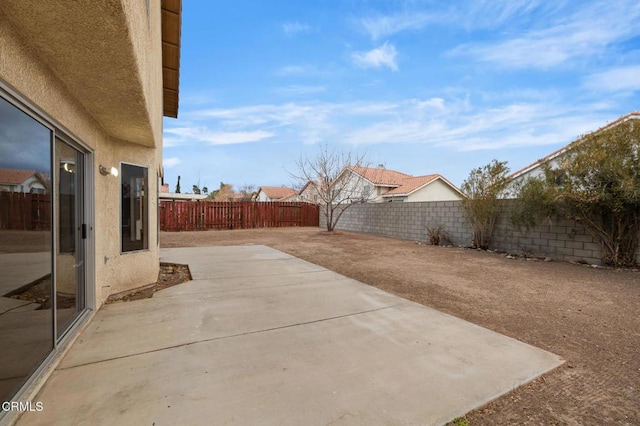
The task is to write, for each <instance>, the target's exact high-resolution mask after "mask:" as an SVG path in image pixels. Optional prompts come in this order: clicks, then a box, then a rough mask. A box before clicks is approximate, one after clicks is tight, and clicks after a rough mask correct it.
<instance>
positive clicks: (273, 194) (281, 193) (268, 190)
mask: <svg viewBox="0 0 640 426" xmlns="http://www.w3.org/2000/svg"><path fill="white" fill-rule="evenodd" d="M260 189H261V190H262V192H264V193H265V194H266V196H267V197H269V198H271V199H272V200H279V199H281V198H286V197H290V196H292V195H295V194H297V193H298V191H296V190H295V189H291V188H287V187H285V186H261V187H260Z"/></svg>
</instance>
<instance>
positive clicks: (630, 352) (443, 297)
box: [160, 228, 640, 426]
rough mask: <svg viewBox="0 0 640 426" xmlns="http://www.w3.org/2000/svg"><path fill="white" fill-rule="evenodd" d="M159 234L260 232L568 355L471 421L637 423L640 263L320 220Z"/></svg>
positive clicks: (242, 236) (170, 238) (269, 241)
mask: <svg viewBox="0 0 640 426" xmlns="http://www.w3.org/2000/svg"><path fill="white" fill-rule="evenodd" d="M160 240H161V246H162V247H191V246H209V245H239V244H264V245H267V246H270V247H273V248H275V249H278V250H281V251H284V252H286V253H290V254H292V255H294V256H297V257H300V258H302V259H305V260H307V261H310V262H313V263H315V264H318V265H321V266H324V267H326V268H328V269H331V270H334V271H336V272H339V273H341V274H343V275H346V276H348V277H351V278H354V279H357V280H359V281H361V282H364V283H367V284H369V285H372V286H375V287H378V288H380V289H383V290H385V291H388V292H390V293H393V294H396V295H398V296H401V297H404V298H406V299H409V300H413V301H415V302H418V303H421V304H424V305H426V306H430V307H432V308H435V309H438V310H440V311H443V312H446V313H449V314H452V315H455V316H457V317H459V318H463V319H465V320H467V321H470V322H473V323H475V324H479V325H481V326H483V327H486V328H489V329H491V330H494V331H497V332H499V333H502V334H505V335H507V336H511V337H513V338H516V339H518V340H521V341H523V342H526V343H529V344H531V345H534V346H537V347H540V348H543V349H546V350H548V351H551V352H553V353H556V354H558V355H560V356H562V357H563V358H564V359H565V360H566V361H567V362H566V363H565V365H563V366H561V367H559V368H558V369H556V370H555V371H553V372H551V373H549V374H547V375H545V376H544V377H541V378H539V379H537V380H535V381H533V382H532V383H530V384H528V385H526V386H523V387H520V388H518V389H516V390H514V391H512V392H511V393H509V394H507V395H504V396H502V397H501V398H498V399H497V400H495V401H494V402H492V403H490V404H488V405H486V406H485V407H482V408H480V409H478V410H476V411H474V412H472V413H469V414H468V415H467V416H466V419H467V420H468V422H469V424H470V425H472V426H473V425H480V424H545V425H553V424H593V425H596V424H597V425H602V424H617V425H637V424H640V272H638V271H628V270H627V271H617V270H608V269H594V268H590V267H586V266H582V265H574V264H569V263H562V262H541V261H532V260H524V259H507V258H506V257H504V256H503V255H500V254H497V253H488V252H479V251H473V250H465V249H461V248H453V247H452V248H445V247H432V246H426V245H418V244H416V243H415V242H413V241H402V240H395V239H390V238H384V237H377V236H372V235H364V234H355V233H347V232H339V233H337V234H334V235H327V234H326V233H323V232H321V231H320V230H319V229H318V228H279V229H257V230H236V231H208V232H184V233H161V235H160ZM469 350H470V351H473V348H472V347H469Z"/></svg>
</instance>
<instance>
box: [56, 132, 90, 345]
mask: <svg viewBox="0 0 640 426" xmlns="http://www.w3.org/2000/svg"><path fill="white" fill-rule="evenodd" d="M55 159H56V160H55V164H56V171H55V172H56V178H57V179H56V182H57V185H56V192H57V194H56V195H57V199H58V203H57V223H58V237H57V241H56V280H55V295H56V304H55V306H56V329H57V335H58V337H60V336H62V335H63V334H64V333H65V331H67V329H68V328H69V326H70V325H71V324H72V323H73V320H74V319H75V318H76V317H77V316H78V314H80V313H81V312H82V311H83V310H84V308H85V285H84V277H85V244H84V243H85V241H86V240H85V238H86V225H85V224H84V217H85V209H84V170H85V167H84V153H82V152H80V151H78V150H76V149H75V148H74V147H72V146H71V145H69V144H67V143H66V142H64V141H62V140H60V139H58V138H56V144H55Z"/></svg>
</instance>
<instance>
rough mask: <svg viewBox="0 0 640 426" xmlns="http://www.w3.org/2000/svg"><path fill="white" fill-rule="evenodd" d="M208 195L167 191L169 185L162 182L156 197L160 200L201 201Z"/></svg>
mask: <svg viewBox="0 0 640 426" xmlns="http://www.w3.org/2000/svg"><path fill="white" fill-rule="evenodd" d="M207 197H208V195H206V194H182V193H175V192H169V185H168V184H164V185H161V186H160V193H159V194H158V199H159V200H160V201H201V200H204V199H206V198H207Z"/></svg>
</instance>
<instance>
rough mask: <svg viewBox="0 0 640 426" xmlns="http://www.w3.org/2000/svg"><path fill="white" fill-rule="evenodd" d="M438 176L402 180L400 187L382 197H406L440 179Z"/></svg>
mask: <svg viewBox="0 0 640 426" xmlns="http://www.w3.org/2000/svg"><path fill="white" fill-rule="evenodd" d="M441 177H442V176H440V175H439V174H433V175H424V176H415V177H408V178H404V179H403V180H402V182H401V183H400V186H398V187H395V188H393V189H390V190H389V191H387V192H385V193H384V194H383V195H382V196H383V197H386V196H387V195H408V194H411V193H412V192H413V191H415V190H416V189H418V188H421V187H423V186H424V185H426V184H428V183H430V182H433V181H434V180H436V179H437V178H441Z"/></svg>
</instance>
